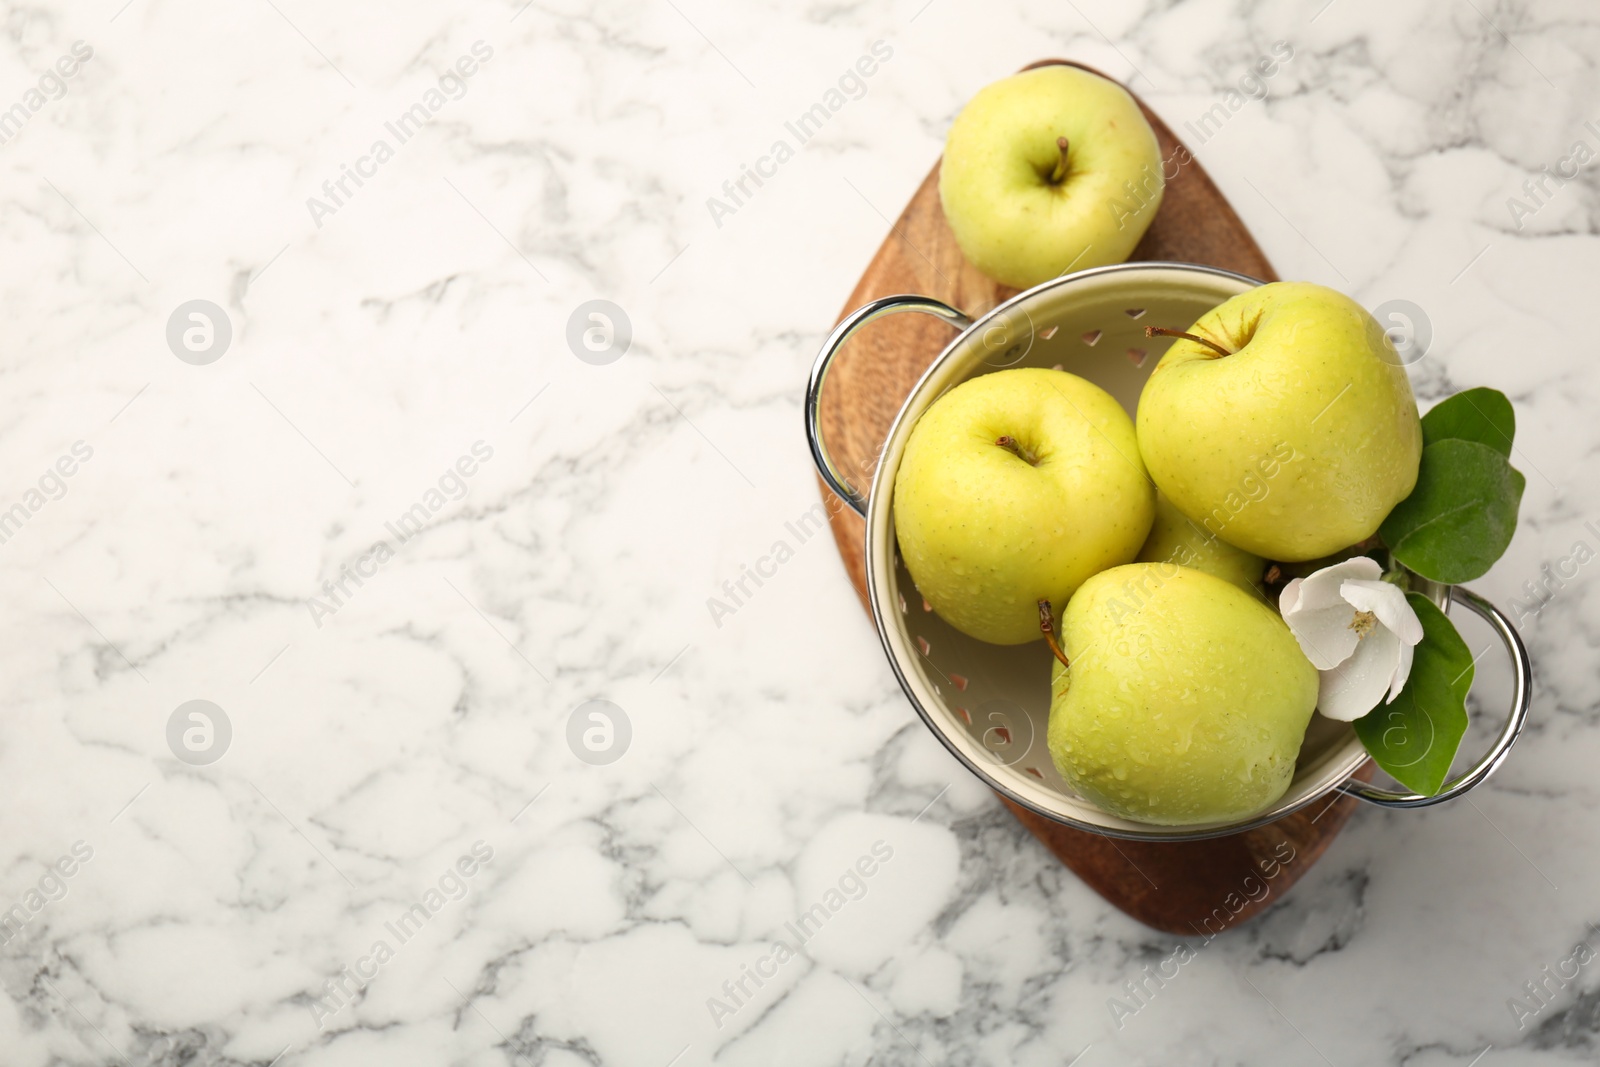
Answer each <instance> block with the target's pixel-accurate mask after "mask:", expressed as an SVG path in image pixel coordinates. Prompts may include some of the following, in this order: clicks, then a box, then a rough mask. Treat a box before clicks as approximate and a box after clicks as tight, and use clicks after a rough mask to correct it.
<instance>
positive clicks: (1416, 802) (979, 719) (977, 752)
mask: <svg viewBox="0 0 1600 1067" xmlns="http://www.w3.org/2000/svg"><path fill="white" fill-rule="evenodd" d="M1260 284H1261V282H1259V281H1257V280H1256V279H1253V278H1248V277H1245V276H1243V275H1240V274H1234V273H1231V272H1229V271H1224V270H1218V269H1215V268H1212V267H1201V266H1194V265H1191V264H1177V263H1125V264H1121V265H1118V266H1112V267H1102V268H1098V269H1095V270H1087V271H1082V272H1080V273H1077V274H1071V275H1066V276H1064V277H1060V278H1055V279H1052V280H1051V281H1048V282H1045V283H1044V284H1042V285H1039V286H1036V287H1035V288H1033V289H1030V290H1028V291H1027V292H1024V293H1021V294H1019V295H1017V296H1016V297H1014V298H1012V299H1011V300H1008V301H1007V302H1005V303H1004V304H1001V305H1000V306H999V307H996V308H995V309H994V310H992V311H990V312H989V313H988V314H986V315H984V316H983V317H982V318H980V319H978V320H977V321H973V320H971V319H969V318H968V317H967V316H966V315H964V314H962V313H961V312H960V311H958V310H956V309H954V308H952V307H950V306H948V305H946V304H944V303H942V302H940V301H938V300H934V299H931V298H929V297H920V296H892V297H886V298H884V299H882V300H877V301H874V302H872V303H870V304H868V305H866V306H865V307H862V308H860V309H858V310H857V311H855V312H853V313H851V314H850V315H848V316H846V317H845V319H844V320H843V321H842V322H840V324H839V326H838V327H837V328H836V329H835V330H834V331H833V333H832V335H830V336H829V338H828V340H827V342H826V343H825V344H824V346H823V348H822V351H821V353H820V354H819V355H818V357H817V361H816V365H815V366H814V367H813V369H812V373H811V381H810V386H809V389H808V392H807V397H806V433H807V437H808V439H809V441H810V444H811V451H812V456H813V458H814V459H815V461H816V464H817V469H818V471H819V472H820V473H821V475H822V478H823V480H824V481H825V482H827V484H828V486H829V487H830V488H831V489H832V490H833V491H834V492H835V493H837V494H838V495H839V496H840V497H841V498H842V499H844V500H845V501H846V502H847V503H849V504H850V505H851V506H852V507H853V508H855V510H856V511H857V512H858V513H860V514H861V515H862V516H863V517H864V518H865V520H866V524H867V538H866V554H867V559H866V573H867V587H868V595H869V600H870V602H871V605H872V613H873V616H874V619H875V620H876V622H877V626H878V632H879V635H880V636H881V637H882V639H883V647H884V651H885V652H886V653H887V654H888V657H889V662H890V664H891V666H892V667H893V669H894V672H895V674H896V676H897V677H898V678H899V680H900V685H901V687H902V688H903V689H904V690H905V693H906V696H907V697H908V698H910V700H911V703H912V705H913V707H915V708H916V710H917V713H918V714H919V715H921V717H922V719H923V721H924V722H926V723H927V725H928V728H929V729H931V730H932V731H933V732H934V734H935V735H936V736H937V737H938V738H939V740H940V741H942V742H943V743H944V745H945V747H946V748H948V749H949V750H950V751H951V753H953V754H954V755H955V756H956V757H957V758H958V759H960V760H961V761H962V762H963V763H964V764H966V766H967V767H968V768H969V769H970V770H971V771H972V772H973V773H974V774H976V775H977V776H978V777H979V778H981V779H983V780H984V781H985V782H986V783H988V784H989V785H990V786H991V787H993V788H994V789H995V790H997V791H998V792H1000V793H1001V794H1003V795H1004V796H1006V797H1008V798H1009V799H1011V800H1013V801H1015V802H1016V803H1018V804H1021V805H1022V806H1024V807H1026V808H1029V809H1030V810H1032V811H1034V812H1037V813H1038V814H1040V815H1043V816H1045V817H1046V818H1049V819H1052V820H1054V821H1057V822H1060V823H1064V824H1067V825H1070V826H1074V827H1077V828H1079V829H1082V830H1089V831H1093V832H1095V833H1101V834H1106V835H1109V836H1112V837H1126V838H1141V839H1147V840H1190V839H1198V838H1204V837H1215V836H1219V835H1221V834H1227V833H1234V832H1237V831H1239V830H1243V829H1247V828H1249V827H1252V826H1258V825H1261V824H1262V823H1266V822H1271V821H1272V820H1274V819H1277V818H1280V817H1281V816H1283V815H1286V814H1288V813H1289V812H1291V811H1294V810H1295V809H1297V808H1300V807H1303V806H1305V805H1307V804H1310V803H1312V802H1314V801H1316V800H1317V799H1318V798H1319V797H1323V796H1326V795H1327V794H1329V793H1331V792H1333V791H1334V790H1339V791H1342V792H1345V793H1349V794H1352V795H1354V796H1358V797H1360V798H1362V799H1364V800H1367V801H1370V802H1372V803H1376V804H1382V805H1385V806H1389V807H1421V806H1424V805H1427V804H1435V803H1439V802H1440V801H1444V800H1449V799H1451V798H1452V797H1455V796H1459V795H1461V794H1462V793H1465V792H1466V791H1467V790H1469V789H1471V788H1473V787H1474V786H1476V785H1478V784H1479V783H1480V782H1482V781H1483V780H1484V779H1486V778H1487V777H1488V776H1489V775H1490V774H1491V773H1492V772H1493V771H1494V769H1495V768H1496V767H1498V766H1499V764H1500V763H1501V761H1502V760H1504V758H1505V756H1506V754H1507V753H1508V752H1509V751H1510V748H1511V745H1512V743H1513V742H1514V741H1515V740H1516V737H1517V735H1518V733H1519V732H1520V731H1521V729H1522V725H1523V723H1524V722H1525V721H1526V718H1527V714H1528V708H1529V705H1530V703H1531V699H1532V681H1531V673H1530V669H1529V664H1528V657H1527V652H1526V650H1525V649H1524V647H1523V645H1522V641H1521V639H1520V638H1519V637H1518V635H1517V633H1516V630H1515V629H1514V628H1513V627H1512V625H1511V622H1510V620H1509V619H1507V618H1506V616H1505V615H1504V614H1503V613H1501V612H1500V611H1499V610H1498V609H1496V608H1495V607H1494V606H1493V605H1491V604H1489V603H1488V602H1487V601H1484V600H1483V599H1482V598H1480V597H1478V596H1477V595H1476V594H1474V593H1472V592H1471V591H1469V590H1466V589H1463V588H1460V587H1450V586H1442V585H1439V584H1437V583H1434V582H1429V581H1426V580H1424V579H1421V578H1418V577H1414V578H1413V585H1412V587H1413V588H1414V589H1416V590H1418V591H1420V592H1423V593H1424V594H1426V595H1427V596H1428V597H1429V598H1431V599H1432V600H1433V601H1434V602H1435V603H1436V604H1438V605H1439V606H1440V607H1441V608H1444V609H1445V610H1447V611H1448V610H1449V609H1450V607H1451V606H1452V604H1461V605H1464V606H1465V607H1467V608H1468V609H1469V610H1471V611H1473V612H1474V613H1476V614H1477V615H1479V616H1481V617H1482V618H1483V619H1484V620H1485V621H1486V622H1488V623H1489V625H1490V626H1491V627H1492V628H1493V629H1494V631H1495V632H1496V634H1497V635H1498V636H1499V637H1500V638H1501V640H1502V642H1503V643H1504V645H1505V648H1506V652H1507V654H1508V655H1509V656H1510V659H1511V669H1512V681H1513V686H1512V693H1513V697H1512V707H1511V709H1510V713H1509V714H1508V716H1507V719H1506V722H1505V725H1504V727H1503V728H1502V730H1501V731H1500V734H1499V736H1498V737H1497V738H1496V741H1495V743H1494V745H1493V746H1492V747H1491V749H1490V750H1489V752H1488V753H1487V754H1486V755H1485V756H1484V757H1483V758H1482V759H1480V760H1479V761H1478V762H1477V763H1476V764H1475V765H1474V766H1473V767H1471V768H1470V769H1469V770H1467V771H1466V772H1465V773H1463V774H1462V775H1460V776H1459V777H1458V778H1456V779H1454V780H1452V781H1451V782H1449V783H1448V784H1447V785H1446V787H1445V788H1444V789H1443V790H1442V791H1441V792H1440V793H1439V794H1438V795H1436V796H1431V797H1424V796H1419V795H1417V794H1413V793H1400V792H1392V791H1389V790H1384V789H1379V788H1376V787H1373V786H1371V785H1369V784H1367V783H1365V782H1362V781H1359V780H1355V779H1352V778H1351V775H1353V774H1354V773H1355V772H1356V770H1358V769H1359V768H1360V767H1361V766H1362V764H1364V763H1365V762H1366V759H1367V755H1366V751H1365V750H1364V749H1363V748H1362V745H1361V742H1360V740H1359V739H1358V738H1357V737H1356V734H1355V730H1354V729H1353V727H1352V726H1351V725H1350V724H1349V723H1343V722H1336V721H1333V720H1331V719H1325V718H1323V717H1322V716H1321V715H1315V716H1313V717H1312V720H1311V725H1310V727H1309V728H1308V729H1307V731H1306V737H1305V742H1304V744H1303V745H1302V746H1301V749H1300V755H1299V759H1298V760H1297V762H1296V765H1295V773H1294V778H1293V780H1292V781H1291V782H1290V784H1289V788H1288V791H1287V792H1285V793H1284V795H1283V796H1282V797H1281V798H1280V799H1279V800H1278V801H1277V802H1276V803H1275V804H1273V805H1272V806H1271V807H1270V808H1267V809H1265V810H1263V811H1261V812H1258V813H1257V814H1255V815H1253V816H1250V817H1249V818H1246V819H1242V820H1239V821H1236V822H1231V823H1217V824H1210V825H1202V826H1185V827H1168V826H1152V825H1148V824H1144V823H1138V822H1132V821H1129V820H1127V819H1123V818H1120V817H1118V816H1115V815H1112V814H1110V813H1108V812H1105V811H1103V810H1101V809H1100V808H1098V807H1097V806H1095V805H1094V804H1092V803H1090V802H1089V801H1087V800H1085V799H1083V798H1082V797H1080V796H1079V795H1078V794H1077V793H1076V792H1074V790H1073V789H1072V787H1071V786H1069V785H1068V784H1067V783H1066V782H1065V781H1064V780H1063V779H1062V778H1061V776H1060V775H1059V774H1058V773H1057V772H1056V769H1055V766H1054V765H1053V763H1052V762H1051V759H1050V754H1049V752H1048V750H1047V749H1046V746H1045V737H1046V730H1047V725H1048V722H1049V716H1050V684H1049V679H1050V664H1051V657H1050V654H1049V652H1048V651H1047V650H1046V649H1045V647H1044V645H1043V644H1042V643H1040V642H1034V643H1031V644H1027V645H1013V646H1002V645H991V644H988V643H986V642H983V641H979V640H977V639H976V638H972V637H968V636H967V635H965V634H963V633H960V632H959V631H957V630H955V629H954V628H953V627H951V626H949V625H948V624H947V623H945V622H944V621H943V620H942V619H940V618H939V616H938V615H937V614H935V613H934V612H933V611H932V610H931V609H930V608H929V607H928V605H927V603H926V601H924V600H923V598H922V595H921V594H920V593H919V592H917V588H916V584H915V583H914V582H913V581H912V580H911V575H910V574H909V573H908V572H907V571H906V569H905V564H904V563H903V562H902V560H901V559H900V552H899V549H898V547H897V544H896V539H895V533H894V516H893V512H894V509H893V506H892V505H893V494H894V483H895V473H896V471H897V470H898V469H899V465H900V457H901V454H902V452H903V451H904V448H905V443H906V439H907V437H908V436H909V435H910V432H911V428H912V427H913V426H914V425H915V424H916V421H917V419H918V418H919V417H920V416H921V414H922V412H923V411H925V410H926V409H927V408H928V405H930V404H931V403H933V401H934V400H936V399H938V397H939V396H941V395H942V394H943V393H944V392H945V391H946V390H948V389H951V388H953V387H954V386H956V385H958V384H960V383H961V382H963V381H965V380H967V379H968V378H973V377H977V376H978V375H981V374H988V373H992V372H994V371H997V370H1002V369H1005V368H1009V367H1058V368H1060V369H1062V370H1066V371H1069V372H1071V373H1073V374H1076V375H1078V376H1080V377H1082V378H1085V379H1087V380H1089V381H1091V382H1093V383H1095V384H1096V385H1098V386H1100V387H1101V388H1102V389H1104V390H1106V391H1107V392H1108V393H1110V394H1111V395H1112V396H1113V397H1115V398H1116V399H1117V401H1118V402H1119V403H1121V404H1122V406H1123V407H1124V408H1125V409H1126V410H1127V411H1128V413H1129V415H1130V416H1131V415H1132V414H1133V411H1134V406H1135V405H1136V404H1137V402H1138V399H1139V393H1140V390H1141V389H1142V388H1143V387H1144V382H1145V379H1146V378H1147V377H1148V376H1149V374H1150V371H1151V370H1153V369H1154V367H1155V364H1156V362H1157V361H1158V360H1159V358H1160V356H1161V354H1162V352H1164V351H1165V349H1166V346H1167V344H1168V342H1167V341H1166V340H1163V339H1155V340H1152V339H1147V338H1146V337H1145V334H1144V327H1145V325H1146V324H1155V325H1163V326H1176V327H1187V326H1188V325H1189V324H1190V323H1192V322H1194V321H1195V320H1196V319H1198V318H1199V317H1200V316H1201V315H1203V314H1204V313H1205V312H1207V311H1209V310H1211V309H1212V308H1214V307H1216V306H1217V305H1218V304H1220V303H1222V302H1223V301H1225V300H1227V299H1228V298H1229V297H1232V296H1235V295H1237V294H1239V293H1242V292H1244V291H1246V290H1247V289H1250V288H1252V287H1254V286H1257V285H1260ZM905 311H918V312H922V313H925V314H930V315H934V316H937V317H939V318H941V319H943V320H945V321H946V322H948V323H950V324H951V325H953V326H956V327H958V328H960V329H961V330H962V332H961V333H960V335H959V336H957V337H956V338H955V339H954V340H953V341H951V342H950V344H949V345H948V346H947V347H946V348H945V349H944V351H943V352H942V353H941V354H940V355H939V357H938V358H937V359H935V360H934V362H933V364H932V365H931V366H930V367H929V368H928V370H927V372H926V373H925V374H924V375H923V377H922V379H921V380H920V381H919V382H918V383H917V384H916V386H915V387H914V388H913V389H912V391H911V394H910V396H908V397H907V398H906V401H905V404H904V405H903V406H902V407H901V409H900V414H899V415H898V416H897V417H896V419H895V421H894V425H893V426H892V427H891V428H890V430H889V437H888V440H887V441H886V442H885V443H884V446H883V451H882V456H881V459H880V461H879V464H878V470H877V474H876V476H875V477H874V479H873V483H872V488H871V492H870V494H866V495H863V494H862V493H861V492H860V491H858V490H857V489H855V488H854V487H853V486H851V485H850V484H849V482H848V480H847V479H846V478H845V477H844V476H843V475H842V473H841V472H840V470H839V468H838V467H837V466H836V464H835V463H834V461H833V459H832V458H831V455H830V453H829V451H828V448H827V446H826V443H825V442H824V440H823V439H822V435H821V431H820V427H819V422H818V409H819V406H820V402H821V397H822V389H823V384H824V381H825V379H826V377H827V372H828V368H829V365H830V364H831V362H832V360H833V358H834V356H835V354H837V352H838V351H839V349H840V348H841V347H842V346H843V345H844V343H845V342H846V341H847V340H848V339H849V337H850V336H851V334H853V333H854V332H855V331H856V330H857V329H859V328H860V327H862V326H864V325H866V324H867V323H869V322H872V321H873V320H875V319H878V318H881V317H883V316H886V315H891V314H897V313H900V312H905Z"/></svg>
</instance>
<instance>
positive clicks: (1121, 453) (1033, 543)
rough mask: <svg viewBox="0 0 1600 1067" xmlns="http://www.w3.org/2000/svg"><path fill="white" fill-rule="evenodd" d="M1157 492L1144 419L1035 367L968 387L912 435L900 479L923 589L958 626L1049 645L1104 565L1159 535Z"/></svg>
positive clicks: (1095, 390) (933, 408)
mask: <svg viewBox="0 0 1600 1067" xmlns="http://www.w3.org/2000/svg"><path fill="white" fill-rule="evenodd" d="M1154 497H1155V490H1154V489H1153V488H1152V486H1151V484H1150V479H1149V476H1148V475H1146V473H1145V469H1144V464H1143V463H1141V462H1140V460H1139V448H1138V443H1137V440H1136V439H1135V437H1134V432H1133V422H1132V420H1130V419H1129V418H1128V415H1127V413H1126V412H1124V411H1123V409H1122V407H1121V405H1119V404H1118V403H1117V402H1116V401H1115V400H1114V399H1112V398H1111V396H1110V395H1109V394H1107V393H1106V392H1105V390H1103V389H1101V388H1099V387H1098V386H1096V385H1092V384H1090V383H1089V382H1086V381H1084V380H1083V379H1082V378H1079V377H1078V376H1076V375H1074V374H1068V373H1066V372H1064V371H1056V370H1042V369H1035V368H1013V369H1009V370H1002V371H995V372H993V373H990V374H985V375H982V376H980V377H977V378H972V379H969V380H967V381H965V382H963V383H961V384H960V385H958V386H956V387H955V388H954V389H952V390H950V391H949V392H947V393H945V394H944V395H943V396H941V397H940V398H939V399H938V400H936V401H934V402H933V404H931V405H930V406H929V407H928V410H927V411H925V412H924V413H923V415H922V417H921V418H920V419H919V420H918V421H917V424H916V426H915V427H913V428H912V431H911V436H910V438H909V439H908V440H907V442H906V447H905V452H904V454H903V456H902V457H901V460H900V467H899V470H898V471H897V472H896V474H895V483H894V521H895V533H896V536H897V538H898V540H899V544H900V554H901V557H902V558H903V559H904V560H905V564H906V569H907V570H908V571H910V572H911V577H912V580H913V581H915V582H916V585H917V589H918V590H919V591H920V592H921V593H922V595H923V596H924V597H926V598H927V600H928V603H929V604H931V605H932V606H933V609H934V610H935V611H936V612H938V614H939V617H940V618H942V619H944V620H945V621H946V622H948V623H949V624H950V625H951V626H954V627H955V628H956V629H957V630H960V631H961V632H962V633H964V634H967V635H969V636H971V637H976V638H978V639H979V640H982V641H990V642H993V643H995V644H1001V645H1016V644H1023V643H1024V642H1028V641H1034V640H1037V639H1038V638H1039V637H1040V632H1039V608H1038V604H1039V601H1040V600H1041V599H1048V600H1049V601H1050V603H1051V604H1052V605H1053V606H1054V607H1055V608H1056V610H1060V609H1061V608H1063V607H1065V606H1066V603H1067V598H1068V597H1070V596H1071V595H1072V592H1073V590H1075V589H1077V588H1078V586H1079V584H1080V583H1082V582H1083V581H1084V579H1086V578H1088V577H1089V576H1090V575H1092V574H1094V573H1095V572H1097V571H1101V570H1104V569H1105V568H1107V567H1114V566H1116V565H1118V564H1121V563H1127V562H1128V561H1129V560H1131V559H1133V557H1134V554H1135V553H1136V552H1138V551H1139V546H1140V545H1141V544H1143V543H1144V539H1145V536H1146V535H1147V534H1148V533H1149V532H1150V521H1151V517H1152V514H1153V508H1154Z"/></svg>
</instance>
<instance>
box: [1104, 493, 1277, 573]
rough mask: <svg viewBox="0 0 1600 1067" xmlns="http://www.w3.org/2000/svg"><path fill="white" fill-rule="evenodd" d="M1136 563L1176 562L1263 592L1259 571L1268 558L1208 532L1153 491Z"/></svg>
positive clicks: (1162, 494) (1164, 496)
mask: <svg viewBox="0 0 1600 1067" xmlns="http://www.w3.org/2000/svg"><path fill="white" fill-rule="evenodd" d="M1134 561H1135V562H1137V563H1175V564H1177V565H1178V566H1180V567H1192V568H1194V569H1195V570H1197V571H1205V572H1206V573H1207V574H1214V575H1216V576H1217V577H1218V578H1222V579H1225V580H1226V581H1230V582H1232V583H1233V584H1234V585H1236V586H1238V587H1239V588H1240V589H1243V590H1244V591H1245V592H1247V593H1255V594H1256V595H1258V596H1265V595H1266V594H1265V592H1264V591H1263V587H1262V584H1261V575H1262V573H1263V572H1264V571H1265V570H1266V569H1267V561H1266V560H1264V559H1262V558H1261V557H1260V556H1257V555H1254V554H1253V553H1250V552H1246V551H1245V550H1244V549H1242V548H1235V547H1234V546H1232V545H1230V544H1228V542H1226V541H1224V540H1222V539H1221V538H1220V537H1216V536H1214V535H1212V534H1209V533H1207V532H1206V531H1205V530H1204V529H1203V528H1202V527H1201V526H1200V524H1199V523H1197V522H1195V521H1194V520H1193V519H1191V518H1189V516H1187V515H1185V514H1184V513H1183V512H1181V511H1179V510H1178V509H1177V508H1175V507H1173V506H1172V501H1170V500H1168V499H1167V495H1166V494H1165V493H1160V492H1158V493H1156V518H1155V522H1153V523H1151V525H1150V536H1149V537H1147V538H1145V541H1144V547H1143V548H1141V549H1139V554H1138V555H1137V556H1135V557H1134Z"/></svg>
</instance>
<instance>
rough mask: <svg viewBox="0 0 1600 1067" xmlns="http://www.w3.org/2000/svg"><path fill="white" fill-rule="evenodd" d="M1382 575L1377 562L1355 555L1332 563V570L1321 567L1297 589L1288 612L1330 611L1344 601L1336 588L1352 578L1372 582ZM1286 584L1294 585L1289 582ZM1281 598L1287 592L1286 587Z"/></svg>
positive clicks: (1279, 602) (1280, 602) (1280, 599)
mask: <svg viewBox="0 0 1600 1067" xmlns="http://www.w3.org/2000/svg"><path fill="white" fill-rule="evenodd" d="M1382 574H1383V568H1382V567H1379V566H1378V561H1377V560H1375V559H1372V558H1370V557H1368V556H1356V557H1354V558H1353V559H1347V560H1345V561H1344V562H1342V563H1335V564H1334V565H1333V566H1331V567H1324V568H1322V569H1321V570H1320V571H1317V572H1316V573H1315V574H1313V575H1311V576H1310V577H1308V578H1306V579H1304V580H1303V581H1301V582H1300V584H1299V585H1298V586H1297V587H1296V589H1295V592H1296V593H1297V594H1298V597H1297V601H1296V603H1295V604H1294V605H1293V606H1292V607H1291V608H1289V609H1287V610H1293V611H1316V610H1318V609H1320V608H1331V607H1333V606H1334V605H1335V604H1338V603H1339V602H1340V601H1342V600H1344V597H1343V596H1342V595H1341V594H1340V592H1339V587H1340V586H1342V585H1343V584H1344V583H1345V582H1347V581H1350V580H1352V579H1355V580H1365V581H1372V580H1374V579H1376V578H1378V577H1379V576H1381V575H1382ZM1289 585H1295V583H1294V582H1290V583H1289ZM1283 592H1284V596H1285V597H1287V596H1288V593H1289V590H1288V587H1285V588H1284V590H1283ZM1278 608H1279V610H1280V611H1282V610H1285V609H1284V606H1283V597H1280V598H1279V601H1278Z"/></svg>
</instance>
